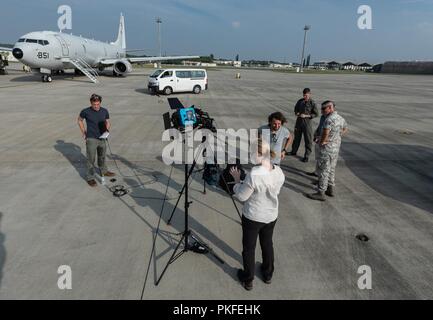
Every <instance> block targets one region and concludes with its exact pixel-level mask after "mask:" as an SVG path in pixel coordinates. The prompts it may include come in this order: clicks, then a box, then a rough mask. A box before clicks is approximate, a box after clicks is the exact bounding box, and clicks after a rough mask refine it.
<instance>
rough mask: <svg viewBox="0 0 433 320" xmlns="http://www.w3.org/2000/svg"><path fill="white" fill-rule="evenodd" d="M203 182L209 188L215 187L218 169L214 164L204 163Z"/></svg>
mask: <svg viewBox="0 0 433 320" xmlns="http://www.w3.org/2000/svg"><path fill="white" fill-rule="evenodd" d="M203 180H204V181H206V183H207V184H208V185H210V186H215V185H216V184H217V183H218V167H217V165H216V164H208V163H205V165H204V171H203Z"/></svg>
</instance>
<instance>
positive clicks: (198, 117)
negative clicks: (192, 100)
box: [163, 98, 216, 132]
mask: <svg viewBox="0 0 433 320" xmlns="http://www.w3.org/2000/svg"><path fill="white" fill-rule="evenodd" d="M168 103H169V105H170V108H171V109H172V110H176V111H175V112H173V114H172V115H171V117H170V113H169V112H166V113H164V114H163V118H164V126H165V129H166V130H167V129H171V128H175V129H177V130H179V131H184V130H185V127H186V126H191V125H192V127H193V128H194V129H195V128H199V129H208V130H210V131H212V132H216V128H215V125H214V119H213V118H211V117H210V116H209V113H207V112H205V111H203V110H202V109H200V108H198V107H195V106H194V105H192V106H191V107H189V108H185V107H184V106H183V104H182V103H181V102H180V101H179V99H178V98H168Z"/></svg>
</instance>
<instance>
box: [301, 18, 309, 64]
mask: <svg viewBox="0 0 433 320" xmlns="http://www.w3.org/2000/svg"><path fill="white" fill-rule="evenodd" d="M310 29H311V26H307V25H306V26H305V27H304V45H303V46H302V58H301V67H300V70H301V72H304V70H303V69H304V53H305V44H306V41H307V31H308V30H310Z"/></svg>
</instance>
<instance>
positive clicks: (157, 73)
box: [150, 70, 164, 78]
mask: <svg viewBox="0 0 433 320" xmlns="http://www.w3.org/2000/svg"><path fill="white" fill-rule="evenodd" d="M163 71H164V70H156V71H155V72H154V73H153V74H152V75H151V76H150V77H151V78H157V77H158V76H159V75H160V74H161V73H162V72H163Z"/></svg>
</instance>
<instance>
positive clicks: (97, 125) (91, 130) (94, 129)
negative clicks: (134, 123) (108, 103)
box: [80, 107, 110, 139]
mask: <svg viewBox="0 0 433 320" xmlns="http://www.w3.org/2000/svg"><path fill="white" fill-rule="evenodd" d="M80 118H81V119H85V120H86V125H87V129H86V131H87V136H86V137H87V138H94V139H99V137H100V136H101V135H102V134H103V133H104V132H105V131H107V128H106V127H105V120H107V119H110V115H109V113H108V110H107V109H105V108H103V107H101V108H100V109H99V110H98V111H95V110H93V109H92V107H88V108H85V109H83V110H81V112H80Z"/></svg>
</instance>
